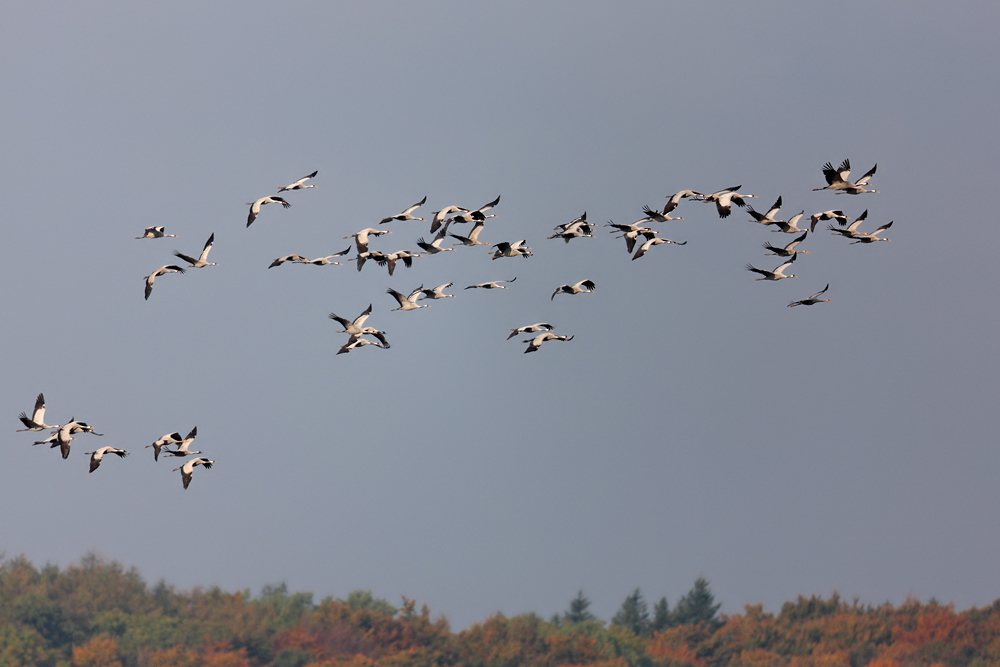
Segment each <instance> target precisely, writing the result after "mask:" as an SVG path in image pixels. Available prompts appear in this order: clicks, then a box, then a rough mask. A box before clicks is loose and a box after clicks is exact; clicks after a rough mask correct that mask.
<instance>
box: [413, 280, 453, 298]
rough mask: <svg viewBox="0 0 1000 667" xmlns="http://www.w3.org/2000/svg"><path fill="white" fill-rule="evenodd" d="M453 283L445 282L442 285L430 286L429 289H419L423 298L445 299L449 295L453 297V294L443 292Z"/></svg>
mask: <svg viewBox="0 0 1000 667" xmlns="http://www.w3.org/2000/svg"><path fill="white" fill-rule="evenodd" d="M453 284H454V283H445V284H443V285H438V286H437V287H432V288H430V289H425V290H421V292H423V297H422V298H424V299H447V298H449V297H451V298H455V295H454V294H445V293H444V291H445V290H446V289H448V288H449V287H451V286H452V285H453Z"/></svg>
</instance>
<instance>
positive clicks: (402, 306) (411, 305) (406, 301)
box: [385, 285, 431, 312]
mask: <svg viewBox="0 0 1000 667" xmlns="http://www.w3.org/2000/svg"><path fill="white" fill-rule="evenodd" d="M385 292H386V294H391V295H392V297H393V298H394V299H396V301H398V302H399V308H393V309H392V310H416V309H417V308H430V307H431V305H430V304H429V303H419V304H418V303H417V298H418V297H419V296H420V295H421V294H423V292H424V286H423V285H421V286H420V287H418V288H417V289H415V290H413V291H412V292H410V293H409V294H408V295H406V296H404V295H403V294H402V293H401V292H397V291H396V290H394V289H392V288H391V287H390V288H389V289H387V290H386V291H385ZM390 312H391V311H390Z"/></svg>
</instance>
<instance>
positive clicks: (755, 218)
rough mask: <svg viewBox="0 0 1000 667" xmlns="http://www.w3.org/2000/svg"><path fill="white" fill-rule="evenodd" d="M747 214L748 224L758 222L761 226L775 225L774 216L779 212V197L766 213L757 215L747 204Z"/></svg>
mask: <svg viewBox="0 0 1000 667" xmlns="http://www.w3.org/2000/svg"><path fill="white" fill-rule="evenodd" d="M746 208H747V213H749V214H750V218H751V220H750V222H759V223H760V224H762V225H773V224H775V223H777V222H778V221H777V219H775V217H774V216H776V215H777V214H778V211H780V210H781V197H778V199H777V201H775V202H774V204H773V205H772V206H771V208H769V209H768V210H767V213H758V212H757V211H755V210H754V208H753V206H750V205H749V204H747V207H746Z"/></svg>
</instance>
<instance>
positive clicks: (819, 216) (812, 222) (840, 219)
mask: <svg viewBox="0 0 1000 667" xmlns="http://www.w3.org/2000/svg"><path fill="white" fill-rule="evenodd" d="M820 220H836V221H837V224H838V225H846V224H847V216H846V215H844V212H843V211H840V210H836V211H833V210H831V211H822V212H820V213H813V214H812V215H810V216H809V231H810V232H815V231H816V223H817V222H819V221H820Z"/></svg>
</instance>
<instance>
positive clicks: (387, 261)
mask: <svg viewBox="0 0 1000 667" xmlns="http://www.w3.org/2000/svg"><path fill="white" fill-rule="evenodd" d="M417 257H420V253H418V252H412V251H410V250H397V251H396V252H391V253H389V254H387V255H385V254H382V253H379V256H378V257H375V256H372V257H371V259H374V260H375V261H376V262H378V265H379V266H388V267H389V275H390V276H391V275H392V272H393V271H395V270H396V262H397V261H399V260H403V266H405V267H406V268H410V267H411V266H413V260H414V259H415V258H417ZM358 261H361V260H358ZM358 270H359V271H360V270H361V264H358Z"/></svg>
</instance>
